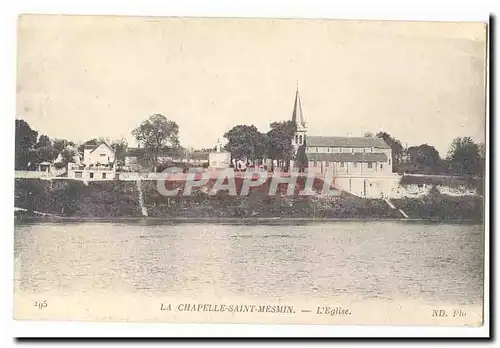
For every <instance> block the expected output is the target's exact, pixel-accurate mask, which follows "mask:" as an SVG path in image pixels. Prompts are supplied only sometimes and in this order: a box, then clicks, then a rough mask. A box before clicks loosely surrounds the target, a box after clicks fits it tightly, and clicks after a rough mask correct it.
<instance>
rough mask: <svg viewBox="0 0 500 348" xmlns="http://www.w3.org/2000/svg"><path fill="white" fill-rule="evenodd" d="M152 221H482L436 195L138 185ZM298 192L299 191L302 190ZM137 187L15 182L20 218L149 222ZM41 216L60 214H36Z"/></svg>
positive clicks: (479, 210)
mask: <svg viewBox="0 0 500 348" xmlns="http://www.w3.org/2000/svg"><path fill="white" fill-rule="evenodd" d="M140 185H141V189H142V190H141V191H142V195H143V208H145V209H146V210H147V214H148V217H147V219H146V220H147V221H157V222H158V221H161V222H165V223H167V222H172V223H183V222H210V223H263V224H265V223H277V224H285V223H308V222H321V221H335V220H339V221H345V220H357V221H363V220H367V221H374V220H401V219H403V218H404V216H402V214H401V213H400V212H399V211H398V209H402V210H403V211H404V212H405V213H406V214H407V215H408V217H409V219H405V220H406V221H408V220H415V221H421V220H422V219H426V220H432V221H464V222H465V221H476V222H481V221H483V216H484V213H483V204H484V203H483V199H482V198H481V197H480V196H466V197H454V196H447V195H442V194H440V193H439V192H437V193H436V192H435V191H433V192H431V193H430V194H429V195H426V196H424V197H419V198H411V199H410V198H403V199H393V200H392V203H393V204H394V206H395V207H396V208H397V209H392V208H391V207H390V206H389V205H388V204H387V202H386V201H384V200H382V199H365V198H360V197H356V196H353V195H350V194H348V193H345V192H342V193H341V194H340V195H339V196H320V195H312V196H300V195H298V194H294V195H291V196H286V195H274V196H269V195H267V192H268V191H266V188H265V187H264V188H263V189H259V188H256V189H255V190H251V191H250V194H249V195H247V196H230V195H229V194H228V193H227V191H219V192H218V193H217V194H215V195H209V194H208V193H207V192H203V191H201V190H196V191H193V194H192V195H191V196H175V197H165V196H162V195H160V194H159V193H158V190H157V188H156V182H146V181H143V182H141V183H140ZM299 189H300V185H299V188H298V189H297V191H298V190H299ZM138 191H139V190H138V188H137V186H136V182H123V181H108V182H90V183H89V184H88V185H85V184H84V183H82V182H79V181H69V180H65V181H61V180H58V181H48V180H40V179H16V181H15V202H14V204H15V207H18V208H22V209H26V211H25V212H18V213H17V214H18V215H19V216H18V218H17V219H18V221H78V220H80V221H81V220H84V221H93V220H98V221H104V220H106V219H108V220H112V221H115V222H116V221H117V220H118V221H120V220H123V221H130V220H138V221H143V220H144V219H143V210H142V209H141V201H140V199H139V192H138ZM34 211H36V212H40V213H44V214H51V215H55V216H33V215H36V213H34Z"/></svg>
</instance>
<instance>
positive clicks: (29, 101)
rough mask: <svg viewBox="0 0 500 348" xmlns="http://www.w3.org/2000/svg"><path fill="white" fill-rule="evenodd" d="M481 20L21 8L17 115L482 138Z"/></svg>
mask: <svg viewBox="0 0 500 348" xmlns="http://www.w3.org/2000/svg"><path fill="white" fill-rule="evenodd" d="M485 56H486V27H485V24H482V23H451V22H450V23H438V22H395V21H394V22H390V21H347V20H290V19H281V20H272V19H202V18H189V19H187V18H184V19H180V18H147V17H142V18H141V17H113V16H61V15H53V16H50V15H23V16H21V17H19V23H18V59H17V62H18V65H17V110H16V113H17V115H16V118H18V119H24V120H25V121H27V122H28V123H29V124H30V126H31V127H32V128H34V129H36V130H38V131H39V132H41V133H43V134H47V135H49V136H50V137H54V138H65V139H68V140H73V141H85V140H88V139H92V138H97V137H107V138H109V139H111V140H112V139H117V138H121V137H124V138H126V139H127V140H128V141H129V145H132V146H133V145H136V143H135V141H134V139H133V137H132V135H131V131H132V129H133V128H135V127H137V126H138V125H139V124H140V123H141V122H142V121H144V120H146V119H147V118H148V117H149V116H151V115H152V114H155V113H160V114H163V115H165V116H166V117H167V118H168V119H170V120H173V121H175V122H176V123H177V124H178V125H179V128H180V134H179V135H180V142H181V145H183V146H186V147H188V146H191V147H194V148H208V147H213V146H214V145H215V144H216V143H217V140H218V139H219V138H220V139H221V140H223V134H224V133H225V132H226V131H228V130H229V129H230V128H232V127H233V126H235V125H238V124H254V125H255V126H257V127H258V128H259V130H260V131H262V132H266V131H267V130H269V124H270V123H271V122H273V121H281V120H288V119H291V117H292V110H293V102H294V96H295V90H296V88H297V85H298V88H299V92H300V95H301V98H302V110H303V114H304V118H305V120H306V122H307V126H308V133H307V134H309V135H322V136H346V135H351V136H363V134H364V133H365V132H373V133H376V132H379V131H386V132H388V133H390V134H391V135H393V136H394V137H395V138H397V139H398V140H400V141H401V143H402V144H403V146H413V145H419V144H423V143H427V144H430V145H434V146H435V147H436V148H437V150H438V151H439V152H440V154H441V155H442V156H443V157H444V156H445V155H446V152H447V150H448V148H449V145H450V143H451V142H452V140H453V138H455V137H457V136H471V137H473V138H474V140H475V141H477V142H484V136H485V135H484V134H485V117H486V116H485V110H486V108H485V105H486V104H485V78H486V75H485V64H486V63H485Z"/></svg>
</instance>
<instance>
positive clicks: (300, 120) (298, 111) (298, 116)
mask: <svg viewBox="0 0 500 348" xmlns="http://www.w3.org/2000/svg"><path fill="white" fill-rule="evenodd" d="M292 121H293V122H294V123H295V124H296V125H297V128H306V122H305V121H304V116H303V115H302V104H301V103H300V95H299V84H298V83H297V89H296V91H295V103H294V105H293V114H292Z"/></svg>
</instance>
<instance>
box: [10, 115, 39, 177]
mask: <svg viewBox="0 0 500 348" xmlns="http://www.w3.org/2000/svg"><path fill="white" fill-rule="evenodd" d="M37 137H38V132H37V131H35V130H33V129H31V127H30V126H29V124H28V123H27V122H26V121H24V120H16V139H15V168H16V169H17V170H28V169H29V168H30V166H32V165H33V160H34V158H35V156H34V151H35V144H36V142H37Z"/></svg>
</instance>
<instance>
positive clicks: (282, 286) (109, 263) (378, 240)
mask: <svg viewBox="0 0 500 348" xmlns="http://www.w3.org/2000/svg"><path fill="white" fill-rule="evenodd" d="M483 249H484V230H483V227H482V226H481V225H471V224H463V225H462V224H437V223H414V222H359V221H356V222H354V221H350V222H331V223H317V224H307V225H302V226H298V225H291V226H276V225H267V226H265V225H216V224H177V225H165V224H145V223H129V222H127V223H105V222H97V223H95V222H83V223H53V224H52V223H39V224H25V225H16V227H15V282H14V284H15V291H16V292H18V293H26V294H36V293H47V292H49V293H50V292H53V293H65V294H68V293H69V294H71V293H77V292H78V293H82V292H83V293H85V292H87V293H95V292H116V293H127V294H141V295H151V296H156V295H161V296H163V295H168V296H177V295H182V296H191V297H200V296H206V295H211V296H220V297H224V296H233V297H234V296H239V295H242V296H245V297H247V298H248V297H251V298H267V299H269V298H303V299H307V298H313V297H314V298H325V299H326V298H334V297H336V296H342V295H346V294H348V295H350V296H355V297H357V298H359V299H384V300H401V299H417V300H419V301H423V302H442V301H444V302H446V303H454V304H464V305H466V304H477V303H481V302H482V294H483V285H482V284H483Z"/></svg>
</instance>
